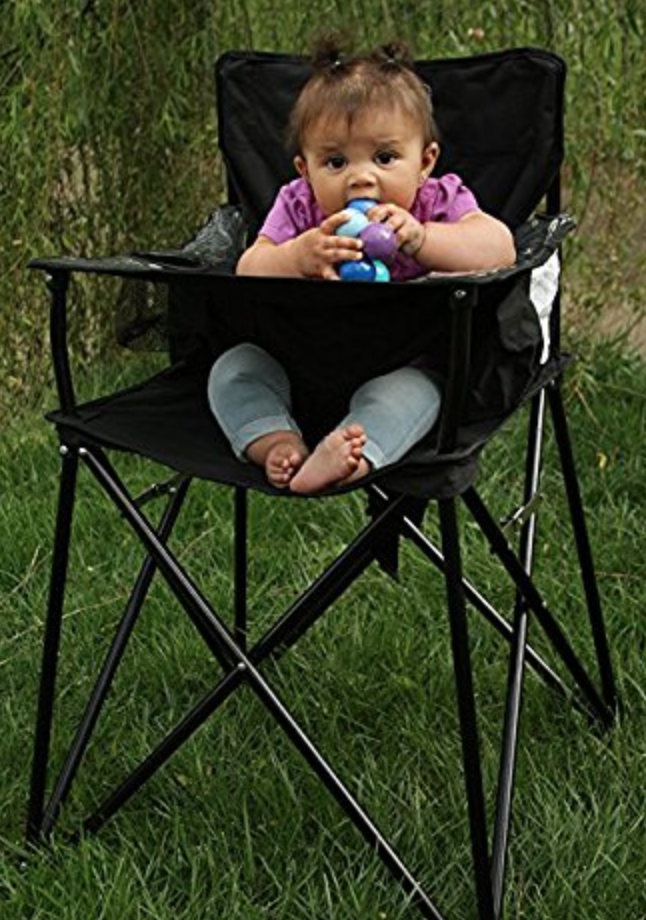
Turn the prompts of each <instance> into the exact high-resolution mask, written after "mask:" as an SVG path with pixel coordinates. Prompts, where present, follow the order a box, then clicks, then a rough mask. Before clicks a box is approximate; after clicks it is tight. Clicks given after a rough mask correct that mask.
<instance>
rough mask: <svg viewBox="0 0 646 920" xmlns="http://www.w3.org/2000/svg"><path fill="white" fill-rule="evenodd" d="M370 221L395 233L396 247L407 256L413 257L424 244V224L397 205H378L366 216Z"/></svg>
mask: <svg viewBox="0 0 646 920" xmlns="http://www.w3.org/2000/svg"><path fill="white" fill-rule="evenodd" d="M366 216H367V217H369V218H370V220H373V221H378V222H379V223H383V224H386V225H387V226H388V227H390V228H391V230H393V231H394V232H395V236H396V237H397V247H398V248H399V249H401V251H402V252H405V253H407V254H408V255H415V253H417V252H418V251H419V250H420V249H421V248H422V245H423V243H424V235H425V230H424V224H421V223H420V222H419V221H418V220H417V218H415V217H413V215H412V214H409V212H408V211H406V210H405V209H404V208H400V207H399V205H397V204H378V205H377V206H376V207H374V208H371V209H370V210H369V211H368V214H367V215H366Z"/></svg>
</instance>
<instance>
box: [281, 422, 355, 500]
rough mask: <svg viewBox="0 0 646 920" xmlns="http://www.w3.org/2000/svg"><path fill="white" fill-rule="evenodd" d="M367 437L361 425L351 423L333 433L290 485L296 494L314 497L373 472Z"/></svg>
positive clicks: (311, 455) (306, 462)
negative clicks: (366, 454)
mask: <svg viewBox="0 0 646 920" xmlns="http://www.w3.org/2000/svg"><path fill="white" fill-rule="evenodd" d="M365 441H366V436H365V432H364V430H363V427H362V426H361V425H358V424H356V423H350V424H348V425H344V426H343V427H342V428H336V429H335V430H334V431H332V432H330V434H328V435H327V436H326V437H325V438H323V440H322V441H321V442H320V444H319V445H318V446H317V447H316V449H315V450H314V451H313V453H311V454H310V456H309V457H308V458H307V459H306V460H305V462H304V463H303V465H302V466H301V468H300V470H299V471H298V472H297V473H296V474H295V476H294V477H293V478H292V480H291V482H290V483H289V487H290V489H291V490H292V492H299V493H301V494H311V493H314V492H320V491H321V490H322V489H325V488H327V487H328V486H333V485H346V484H347V483H349V482H353V481H354V480H355V479H359V478H360V477H361V476H365V475H366V473H367V472H369V470H370V466H369V464H368V462H367V461H366V460H365V458H364V457H363V455H362V450H363V445H364V444H365Z"/></svg>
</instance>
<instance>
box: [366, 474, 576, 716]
mask: <svg viewBox="0 0 646 920" xmlns="http://www.w3.org/2000/svg"><path fill="white" fill-rule="evenodd" d="M370 489H371V491H372V492H373V493H374V494H375V495H376V496H378V497H379V498H380V499H381V500H382V501H384V502H387V501H389V500H390V499H389V497H388V496H387V495H386V493H385V492H384V491H383V490H382V489H381V488H380V487H379V486H376V485H372V486H370ZM401 531H402V533H403V534H404V536H406V537H407V538H408V539H410V541H411V542H412V543H413V544H414V545H415V546H417V547H418V549H419V550H420V551H421V552H422V553H423V554H424V556H426V558H427V559H428V560H429V562H432V563H433V565H434V566H435V567H436V568H437V569H438V570H439V571H440V572H443V571H444V565H445V562H444V555H443V554H442V552H441V550H439V549H438V548H437V546H435V544H434V543H433V542H432V541H431V540H430V539H429V538H428V537H427V536H426V534H425V533H424V532H423V531H422V530H421V528H420V527H418V525H417V524H416V523H415V522H414V521H412V520H411V519H410V518H409V517H407V516H406V515H404V516H403V517H402V520H401ZM463 586H464V592H465V596H466V598H467V600H468V601H469V603H470V604H472V605H473V607H474V608H475V609H476V610H477V611H478V613H480V614H481V615H482V616H483V617H484V618H485V619H486V620H487V622H488V623H489V624H490V625H491V626H493V627H494V629H495V630H496V631H497V632H498V633H499V634H500V635H501V636H502V638H503V639H505V640H506V641H507V642H511V641H512V640H513V635H514V628H513V626H512V625H511V624H510V623H509V622H508V621H507V620H506V619H505V618H504V617H503V616H502V615H501V614H500V613H499V612H498V611H497V610H496V608H495V607H493V606H492V605H491V603H490V602H489V601H488V600H487V598H486V597H484V595H483V594H481V592H480V591H478V589H477V588H476V587H475V586H474V585H473V584H472V583H471V582H470V581H469V580H468V579H467V578H464V577H463ZM527 662H528V664H529V666H530V667H531V668H532V669H533V670H534V671H535V672H536V674H537V675H538V676H539V677H540V678H541V679H542V680H543V681H544V683H545V684H546V685H547V686H548V687H550V689H552V690H554V691H555V692H556V693H558V694H559V695H561V696H562V697H563V698H564V699H567V700H568V701H569V702H571V703H572V704H573V705H574V706H576V707H577V708H578V709H580V710H581V712H583V713H586V714H589V710H588V709H587V708H585V707H583V706H582V704H581V703H580V701H579V700H577V699H576V697H573V696H572V692H571V691H570V689H569V688H568V687H567V685H566V684H565V683H564V682H563V681H562V680H561V678H560V677H559V675H558V674H557V673H556V672H555V671H554V670H552V668H550V666H549V665H548V664H547V662H546V661H545V660H544V659H543V658H541V656H540V655H539V654H538V653H537V652H536V651H535V650H534V649H533V648H532V647H531V646H528V647H527Z"/></svg>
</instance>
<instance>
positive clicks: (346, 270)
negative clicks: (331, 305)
mask: <svg viewBox="0 0 646 920" xmlns="http://www.w3.org/2000/svg"><path fill="white" fill-rule="evenodd" d="M376 274H377V270H376V268H375V265H374V263H373V262H371V261H370V260H369V259H360V260H358V261H356V262H342V263H341V265H340V266H339V278H340V279H341V281H374V280H375V276H376Z"/></svg>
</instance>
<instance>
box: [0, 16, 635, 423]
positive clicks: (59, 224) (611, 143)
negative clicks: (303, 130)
mask: <svg viewBox="0 0 646 920" xmlns="http://www.w3.org/2000/svg"><path fill="white" fill-rule="evenodd" d="M322 26H325V27H329V26H337V27H340V28H343V29H345V30H347V31H348V32H350V33H351V34H353V35H355V36H356V37H357V42H358V44H359V45H361V46H370V45H372V44H374V43H376V42H379V41H383V40H384V39H386V38H388V37H390V36H392V35H394V34H395V35H401V36H403V37H404V38H407V39H408V40H409V41H411V42H412V44H413V47H414V49H415V51H416V54H417V55H418V56H419V57H427V56H456V55H466V54H472V53H479V52H486V51H490V50H493V49H499V48H504V47H510V46H522V45H538V46H542V47H546V48H549V49H552V50H554V51H556V52H558V53H560V54H562V55H563V56H564V57H565V59H566V60H567V62H568V65H569V81H568V87H567V94H568V95H567V99H568V105H567V138H568V150H567V164H566V173H565V176H566V182H565V191H566V198H567V203H568V206H569V207H570V208H571V209H572V210H573V211H574V212H575V214H576V215H577V217H578V218H579V219H580V220H582V221H585V220H586V216H588V217H589V220H588V223H587V224H586V225H584V227H583V228H582V229H584V230H585V232H582V233H581V234H580V235H579V239H578V240H577V241H576V242H574V243H573V245H572V247H571V248H572V249H573V250H574V252H575V253H578V252H579V251H582V259H581V261H582V267H581V272H580V273H579V277H580V278H581V284H580V286H579V288H578V289H577V290H574V291H573V298H574V299H575V300H576V304H577V310H576V313H575V315H576V318H577V322H579V321H585V322H586V323H587V321H588V320H587V319H586V317H587V318H588V319H589V317H590V316H594V315H596V314H599V313H606V312H607V311H608V310H609V309H610V308H611V307H612V309H613V311H615V310H617V309H619V311H620V313H621V316H622V317H624V318H626V319H628V320H629V321H630V320H631V319H635V318H636V317H637V316H638V310H639V308H640V307H639V297H638V291H639V287H640V283H641V282H642V281H643V273H644V254H643V247H641V245H640V246H638V247H637V248H636V245H635V239H636V237H637V238H639V237H640V232H641V231H643V229H644V224H643V217H641V210H643V209H640V208H639V207H638V202H639V201H640V200H641V196H643V190H644V176H645V172H646V156H644V151H645V149H646V94H644V91H643V87H644V86H645V85H646V55H644V45H645V42H646V13H645V11H644V8H643V5H642V4H641V3H639V2H637V0H634V2H633V0H620V2H619V3H616V2H614V0H564V2H561V3H555V2H554V0H534V2H530V0H510V2H506V3H501V2H486V3H466V2H464V0H457V2H453V0H452V2H447V0H438V2H435V3H428V4H419V3H417V2H414V0H391V2H366V0H351V2H347V0H343V2H341V0H323V2H320V3H318V4H317V5H316V6H315V7H312V6H311V5H309V4H303V3H280V4H276V3H274V2H269V0H218V2H215V0H195V2H192V3H185V2H184V0H164V2H163V3H160V2H157V0H137V2H136V3H135V2H133V0H77V2H68V0H6V2H5V3H4V4H3V6H2V16H0V200H1V201H2V221H1V222H0V256H1V265H0V303H1V304H2V309H1V310H0V380H2V381H3V393H2V403H1V404H0V412H1V411H2V408H4V409H5V410H7V409H9V408H11V409H13V408H14V407H15V406H16V405H24V404H25V400H27V401H28V402H29V401H33V398H34V397H35V398H36V399H37V398H38V394H39V392H40V388H41V387H42V384H43V382H44V380H46V376H47V358H46V341H45V333H44V329H45V322H44V319H45V315H46V299H45V294H44V291H43V290H42V285H41V284H40V283H39V282H40V279H39V278H35V277H33V276H32V275H31V274H30V273H29V272H27V271H26V270H25V266H26V263H27V262H28V260H29V258H31V257H33V256H38V255H44V254H58V253H74V254H79V253H82V254H86V255H99V254H109V253H114V252H117V251H123V250H124V249H127V248H128V247H131V248H132V247H135V246H137V245H138V246H140V247H141V245H142V244H145V245H147V246H153V245H173V244H176V243H177V242H179V241H182V240H183V239H185V238H186V237H187V235H188V234H189V233H190V231H191V230H193V229H194V228H195V227H197V226H199V224H200V223H201V221H202V219H203V218H204V217H205V216H206V213H208V211H209V208H210V206H213V205H214V204H216V203H219V202H221V201H222V200H223V182H222V169H221V163H220V160H219V157H218V149H217V135H216V126H215V118H214V90H213V63H214V61H215V59H216V57H217V55H218V54H220V53H221V52H223V51H225V50H229V49H232V48H254V49H261V50H280V51H294V50H296V51H304V50H306V48H307V44H308V40H309V37H311V36H312V35H313V34H315V33H316V31H317V30H319V29H320V28H321V27H322ZM586 257H587V262H586ZM600 262H605V268H604V269H603V272H604V298H605V299H604V301H603V302H602V301H601V300H600V297H599V285H598V272H599V264H600ZM608 300H611V301H612V304H608ZM79 310H81V311H85V317H84V321H83V323H82V327H83V330H84V334H83V337H82V339H81V340H80V341H79V342H78V343H77V344H78V353H79V356H80V357H92V356H93V355H94V354H95V353H96V351H97V349H100V348H101V347H102V344H101V343H102V342H103V337H102V336H101V335H100V331H101V330H100V328H99V327H100V324H101V319H100V318H99V316H98V314H97V311H96V309H95V305H94V304H93V303H92V300H91V298H86V302H83V298H81V305H80V307H79ZM93 330H94V331H93Z"/></svg>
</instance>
